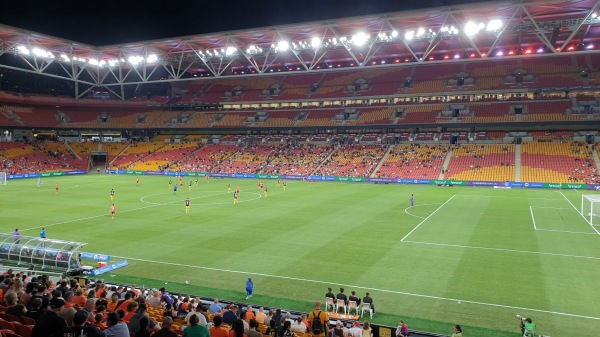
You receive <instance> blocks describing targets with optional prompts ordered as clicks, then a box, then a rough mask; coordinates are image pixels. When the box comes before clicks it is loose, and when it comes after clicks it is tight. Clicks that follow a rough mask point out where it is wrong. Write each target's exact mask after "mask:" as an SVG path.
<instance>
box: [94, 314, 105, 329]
mask: <svg viewBox="0 0 600 337" xmlns="http://www.w3.org/2000/svg"><path fill="white" fill-rule="evenodd" d="M102 321H104V315H102V314H100V313H97V314H96V315H94V324H93V325H94V326H97V327H98V329H100V330H102V331H104V330H106V324H104V323H103V322H102Z"/></svg>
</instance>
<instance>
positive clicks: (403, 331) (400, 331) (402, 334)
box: [396, 320, 410, 337]
mask: <svg viewBox="0 0 600 337" xmlns="http://www.w3.org/2000/svg"><path fill="white" fill-rule="evenodd" d="M409 333H410V332H409V331H408V326H407V325H406V324H404V321H403V320H400V322H399V323H398V327H397V328H396V337H407V336H408V335H409Z"/></svg>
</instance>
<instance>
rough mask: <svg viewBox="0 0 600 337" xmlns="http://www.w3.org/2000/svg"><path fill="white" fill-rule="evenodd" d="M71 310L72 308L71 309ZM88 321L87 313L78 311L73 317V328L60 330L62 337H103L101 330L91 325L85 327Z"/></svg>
mask: <svg viewBox="0 0 600 337" xmlns="http://www.w3.org/2000/svg"><path fill="white" fill-rule="evenodd" d="M71 309H72V308H71ZM87 319H88V314H87V312H85V311H83V310H79V311H78V312H77V313H76V314H75V316H73V326H71V327H65V328H64V329H63V330H62V336H86V337H105V336H106V335H105V334H104V332H102V330H100V329H99V328H98V327H96V326H93V325H86V324H85V322H86V321H87Z"/></svg>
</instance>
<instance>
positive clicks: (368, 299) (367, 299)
mask: <svg viewBox="0 0 600 337" xmlns="http://www.w3.org/2000/svg"><path fill="white" fill-rule="evenodd" d="M362 302H363V303H371V309H372V310H373V314H375V305H374V304H373V298H372V297H371V295H370V294H369V293H366V294H365V297H363V300H362Z"/></svg>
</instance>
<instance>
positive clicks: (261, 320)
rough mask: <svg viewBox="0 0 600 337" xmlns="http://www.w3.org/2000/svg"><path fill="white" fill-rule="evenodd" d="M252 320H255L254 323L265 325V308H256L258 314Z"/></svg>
mask: <svg viewBox="0 0 600 337" xmlns="http://www.w3.org/2000/svg"><path fill="white" fill-rule="evenodd" d="M254 318H255V319H256V322H257V323H258V324H265V318H267V315H266V314H265V308H263V307H260V308H258V312H257V313H256V315H255V317H254Z"/></svg>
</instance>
